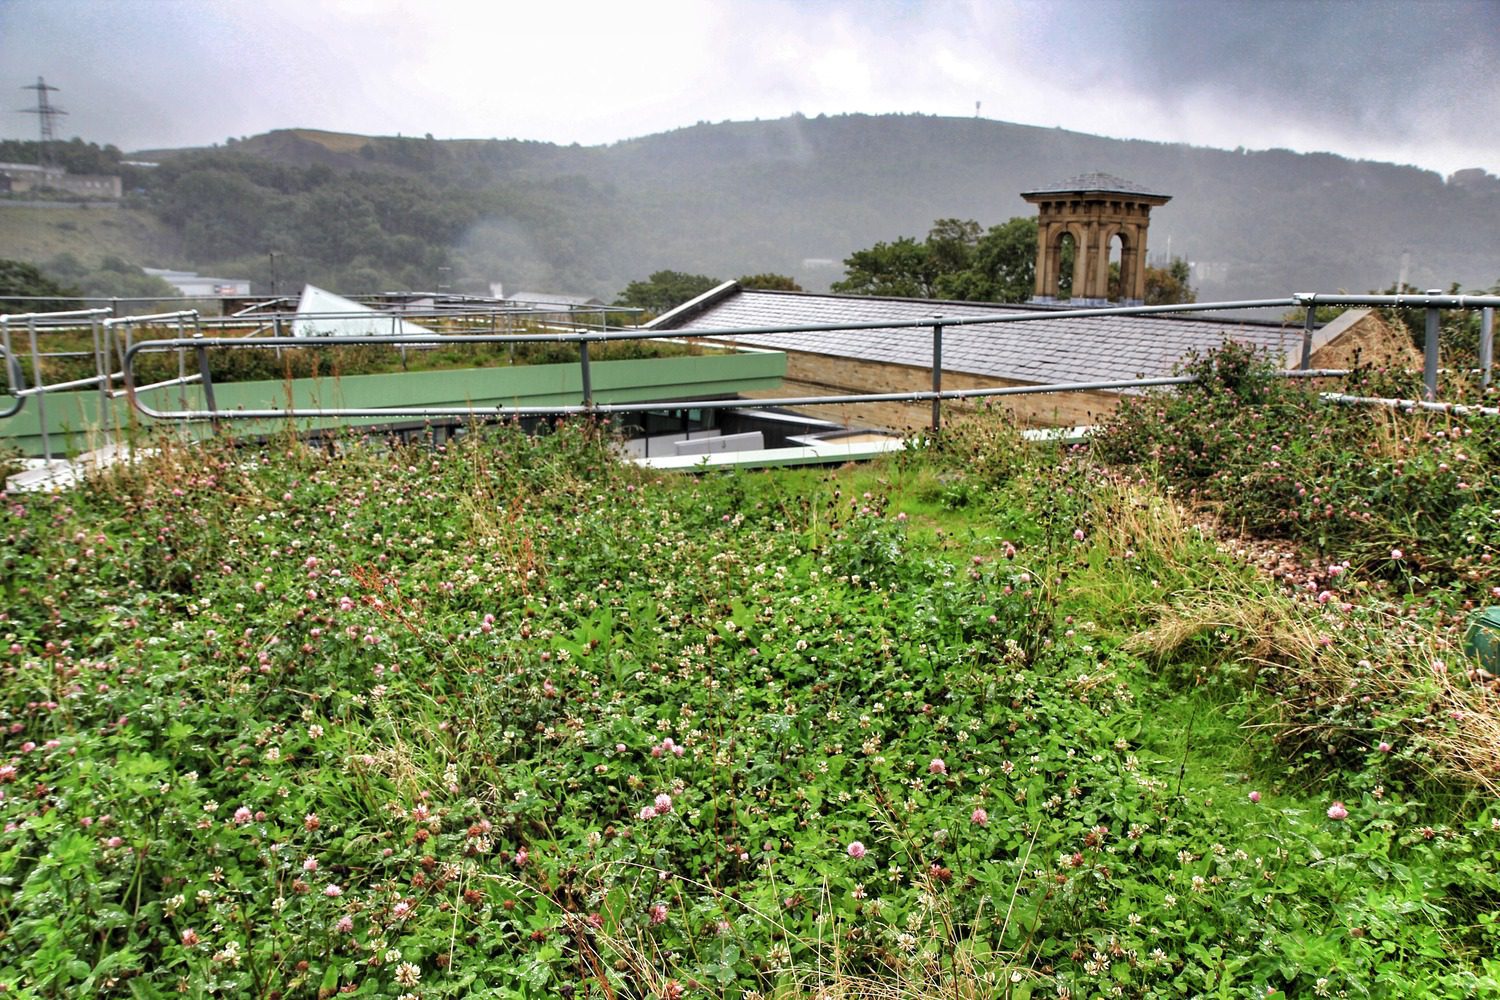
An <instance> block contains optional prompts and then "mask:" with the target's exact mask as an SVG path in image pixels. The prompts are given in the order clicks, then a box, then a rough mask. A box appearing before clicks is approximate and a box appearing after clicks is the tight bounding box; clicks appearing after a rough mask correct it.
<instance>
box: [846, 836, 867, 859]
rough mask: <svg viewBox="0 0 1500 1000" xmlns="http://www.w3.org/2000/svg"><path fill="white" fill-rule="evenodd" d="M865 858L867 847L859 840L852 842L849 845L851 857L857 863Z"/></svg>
mask: <svg viewBox="0 0 1500 1000" xmlns="http://www.w3.org/2000/svg"><path fill="white" fill-rule="evenodd" d="M864 856H865V845H864V844H861V843H860V842H859V841H857V840H855V841H851V842H850V844H849V857H851V858H853V859H854V860H855V861H858V860H859V859H860V858H862V857H864Z"/></svg>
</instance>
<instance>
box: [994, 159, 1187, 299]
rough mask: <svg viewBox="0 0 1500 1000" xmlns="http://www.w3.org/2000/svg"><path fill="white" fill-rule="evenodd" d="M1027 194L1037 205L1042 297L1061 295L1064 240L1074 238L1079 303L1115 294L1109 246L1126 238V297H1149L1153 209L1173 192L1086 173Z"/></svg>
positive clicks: (1039, 292) (1023, 194) (1122, 274)
mask: <svg viewBox="0 0 1500 1000" xmlns="http://www.w3.org/2000/svg"><path fill="white" fill-rule="evenodd" d="M1021 197H1022V198H1025V199H1026V200H1027V201H1029V202H1031V204H1033V205H1035V206H1037V245H1036V296H1035V300H1036V301H1038V302H1053V301H1056V299H1057V287H1058V281H1059V279H1060V278H1061V277H1062V275H1061V268H1062V248H1063V238H1064V237H1065V236H1071V237H1072V239H1073V301H1074V302H1076V303H1079V304H1084V305H1097V304H1100V303H1103V302H1105V301H1107V300H1108V298H1109V245H1110V241H1111V240H1112V239H1113V238H1114V237H1116V236H1118V237H1119V238H1120V300H1121V302H1122V304H1125V305H1138V304H1140V303H1141V302H1142V301H1143V300H1144V299H1145V297H1146V227H1147V226H1148V225H1149V224H1150V222H1151V209H1152V208H1153V207H1154V206H1156V205H1165V204H1166V203H1167V202H1169V201H1171V200H1172V197H1171V195H1165V194H1152V193H1151V192H1149V191H1146V190H1145V189H1144V188H1142V187H1141V186H1140V185H1139V184H1134V183H1132V182H1130V181H1126V180H1121V179H1120V178H1118V177H1114V176H1111V175H1110V174H1083V175H1081V176H1078V177H1074V178H1071V179H1070V180H1066V181H1063V182H1062V183H1060V184H1052V185H1049V186H1047V187H1044V188H1040V189H1038V190H1036V191H1023V192H1021Z"/></svg>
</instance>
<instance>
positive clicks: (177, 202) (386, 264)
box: [0, 115, 1500, 299]
mask: <svg viewBox="0 0 1500 1000" xmlns="http://www.w3.org/2000/svg"><path fill="white" fill-rule="evenodd" d="M132 158H134V159H153V160H157V161H159V162H161V164H162V165H161V167H159V168H158V169H156V170H152V171H147V172H144V173H143V174H142V176H141V178H140V183H141V186H142V191H141V193H140V194H138V195H137V196H135V201H134V202H133V203H138V204H139V205H141V206H143V207H145V208H147V209H148V210H149V211H151V213H152V214H153V216H154V217H155V218H156V219H158V220H160V221H161V222H162V223H164V224H165V226H166V227H167V228H166V232H167V233H168V234H170V236H171V237H172V238H174V239H175V240H177V241H178V242H177V243H176V244H175V245H174V244H173V243H172V239H164V238H162V237H161V235H160V234H158V235H157V236H150V234H149V233H147V232H146V231H145V230H144V229H143V230H142V231H141V232H139V233H136V234H135V236H132V237H130V238H131V239H135V238H136V237H137V236H138V237H140V239H141V242H140V243H139V244H136V245H137V246H138V248H139V249H138V250H137V253H138V255H140V256H142V257H144V256H147V255H149V254H151V253H159V252H160V251H161V248H162V247H167V246H175V256H174V258H173V260H172V263H175V264H181V265H189V266H197V267H200V268H213V269H215V270H221V271H223V270H231V269H232V270H234V271H235V273H236V274H239V275H244V276H249V277H252V278H255V279H256V280H258V281H261V282H268V280H269V257H268V252H269V251H272V250H274V251H276V252H277V255H278V268H279V272H280V278H281V280H282V281H283V282H284V283H285V282H292V281H296V280H300V279H308V280H318V281H322V282H326V283H329V284H333V285H335V286H336V287H340V288H343V289H346V290H349V291H362V290H370V289H371V288H372V287H373V286H384V287H391V286H396V285H402V286H409V287H436V286H438V285H445V284H446V285H449V286H450V287H455V288H462V289H466V290H470V291H481V290H487V288H488V285H489V283H490V282H493V281H502V282H504V283H505V285H506V286H507V287H508V288H511V289H517V288H521V287H529V288H550V289H556V290H560V291H570V292H579V293H589V294H593V295H598V296H600V297H605V298H608V297H612V296H613V295H614V294H616V293H617V292H618V291H619V290H620V289H621V288H623V287H624V285H625V284H626V283H627V282H628V281H630V280H631V279H633V278H639V277H641V276H643V275H645V274H648V273H651V272H652V271H655V270H658V269H663V268H670V269H676V270H686V271H692V272H699V273H707V274H712V275H721V276H732V275H735V274H745V273H754V272H761V271H776V272H782V273H787V274H791V275H794V276H795V277H796V278H797V279H798V280H799V282H800V283H801V284H802V285H804V286H805V287H808V288H813V289H817V288H825V287H827V285H828V283H829V282H831V281H832V280H835V279H837V278H838V277H840V276H841V273H842V268H841V267H840V266H838V264H837V262H839V261H842V259H843V258H844V257H846V256H847V255H848V254H849V253H850V252H852V251H853V250H856V249H859V248H862V247H866V246H869V245H871V244H873V243H874V242H876V241H879V240H890V239H894V238H896V237H898V236H901V235H913V236H920V235H922V234H923V233H925V232H926V230H927V228H928V227H929V226H930V225H931V223H932V221H933V220H934V219H937V218H942V217H959V218H973V219H977V220H979V221H981V222H983V223H985V224H991V223H994V222H1000V221H1004V220H1005V219H1008V218H1010V217H1011V216H1015V215H1023V214H1029V213H1030V206H1028V205H1026V204H1025V203H1024V202H1023V201H1022V200H1021V199H1020V197H1019V196H1018V193H1019V192H1020V191H1022V190H1027V189H1029V188H1032V187H1035V186H1038V185H1041V184H1045V183H1048V182H1051V181H1055V180H1057V179H1060V178H1063V177H1068V176H1071V175H1074V174H1077V173H1082V172H1087V171H1095V170H1100V171H1105V172H1109V173H1113V174H1117V175H1119V176H1122V177H1126V178H1130V179H1132V180H1136V181H1139V182H1141V183H1144V184H1147V185H1149V186H1151V187H1152V188H1154V189H1157V190H1161V191H1164V192H1166V193H1169V194H1171V195H1173V196H1174V197H1173V200H1172V202H1171V203H1170V204H1168V205H1166V206H1164V207H1162V208H1160V209H1158V210H1157V211H1156V213H1154V215H1153V222H1154V224H1153V226H1152V251H1153V253H1154V254H1156V255H1158V256H1162V255H1165V253H1166V250H1167V246H1168V240H1170V241H1171V252H1172V253H1173V254H1174V255H1178V256H1182V257H1184V258H1186V259H1188V260H1190V261H1193V262H1194V263H1195V264H1196V265H1197V270H1196V274H1195V279H1194V281H1195V284H1197V286H1198V287H1199V290H1200V298H1203V299H1207V298H1231V297H1241V296H1250V295H1270V294H1285V293H1288V292H1291V291H1300V290H1312V289H1317V290H1337V289H1346V290H1351V291H1364V290H1366V289H1371V288H1383V287H1386V286H1389V285H1391V284H1392V283H1394V282H1395V280H1396V278H1397V276H1398V274H1399V272H1400V268H1401V260H1402V254H1403V251H1405V252H1408V253H1409V255H1410V269H1409V272H1408V277H1409V280H1410V282H1411V284H1413V285H1416V286H1418V287H1435V286H1443V287H1446V286H1447V285H1449V284H1450V283H1452V282H1458V283H1460V284H1462V285H1463V286H1464V287H1470V288H1472V287H1478V286H1488V285H1489V284H1491V283H1492V282H1494V281H1495V279H1496V277H1497V276H1500V240H1497V239H1496V238H1495V235H1496V234H1495V229H1496V222H1497V220H1500V180H1497V179H1496V178H1494V177H1492V176H1490V175H1488V174H1485V173H1483V172H1482V171H1462V172H1460V173H1459V174H1455V175H1454V177H1453V178H1451V179H1449V180H1447V181H1445V180H1444V178H1442V177H1441V176H1439V175H1438V174H1436V173H1433V172H1431V171H1426V170H1421V169H1418V168H1415V167H1409V166H1397V165H1394V164H1388V163H1377V162H1370V161H1355V160H1349V159H1346V158H1343V157H1339V156H1334V155H1331V154H1324V153H1314V154H1297V153H1292V152H1290V151H1287V150H1264V151H1252V150H1243V149H1241V150H1235V151H1228V150H1218V149H1207V148H1201V147H1194V146H1187V145H1182V144H1168V143H1154V142H1141V141H1131V140H1117V139H1108V138H1103V137H1099V136H1092V135H1085V134H1082V133H1077V132H1068V131H1064V130H1061V129H1044V128H1036V127H1031V126H1022V125H1012V124H1007V123H1004V122H994V121H985V120H980V119H967V118H935V117H924V116H909V115H887V116H865V115H843V116H836V117H831V118H830V117H821V116H820V117H818V118H804V117H801V116H794V117H791V118H784V119H780V120H776V121H756V122H724V123H719V124H708V123H701V124H699V125H695V126H692V127H689V128H683V129H678V130H676V131H672V132H666V133H661V134H658V135H652V136H646V137H642V138H639V139H632V140H628V141H624V142H619V143H615V144H613V145H608V146H591V147H584V146H557V145H553V144H550V143H541V142H526V141H521V140H449V141H438V140H432V139H427V138H404V137H371V136H357V135H346V134H341V133H332V132H321V131H315V130H306V129H292V130H278V131H275V132H271V133H268V134H265V135H259V136H253V137H250V138H247V139H244V140H241V141H237V142H232V143H230V144H229V145H227V146H223V147H216V148H214V149H207V150H156V151H152V152H150V153H137V154H133V157H132ZM14 211H16V210H15V209H13V208H11V207H9V206H5V207H3V208H0V218H3V217H4V216H7V215H9V214H10V213H12V212H14ZM0 224H5V223H0ZM31 225H32V226H33V228H34V229H41V228H43V227H42V226H41V224H39V223H36V222H32V223H31ZM54 228H56V227H54ZM148 237H149V238H148ZM153 240H154V241H155V242H151V241H153ZM148 243H149V244H150V246H148V245H147V244H148ZM7 245H15V246H17V247H19V248H21V249H23V250H24V251H25V255H27V256H32V255H33V252H32V250H31V247H32V246H33V245H36V246H39V247H40V248H41V249H39V250H38V251H36V253H46V252H47V251H48V249H49V248H50V247H51V246H52V245H53V243H51V242H48V241H46V240H42V239H40V238H39V237H38V238H36V239H34V240H33V241H32V242H29V243H28V242H18V243H10V242H8V243H7ZM74 252H75V253H76V252H77V251H76V250H75V251H74ZM820 261H822V262H830V261H831V262H835V263H833V264H832V265H830V264H827V263H822V264H820V263H818V262H820Z"/></svg>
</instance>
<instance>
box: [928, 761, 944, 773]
mask: <svg viewBox="0 0 1500 1000" xmlns="http://www.w3.org/2000/svg"><path fill="white" fill-rule="evenodd" d="M927 773H928V774H947V773H948V765H947V764H946V763H944V761H943V758H941V757H934V758H932V763H931V764H928V765H927Z"/></svg>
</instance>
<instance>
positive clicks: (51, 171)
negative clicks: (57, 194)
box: [0, 163, 122, 199]
mask: <svg viewBox="0 0 1500 1000" xmlns="http://www.w3.org/2000/svg"><path fill="white" fill-rule="evenodd" d="M34 191H62V192H64V193H66V194H72V195H77V196H78V197H80V198H105V199H117V198H119V197H120V195H121V193H122V189H121V186H120V178H119V177H116V176H113V175H110V174H70V173H68V172H67V171H66V170H63V169H62V168H61V167H44V166H40V165H38V164H35V163H0V194H29V193H31V192H34Z"/></svg>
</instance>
